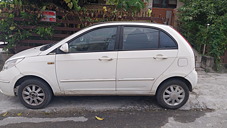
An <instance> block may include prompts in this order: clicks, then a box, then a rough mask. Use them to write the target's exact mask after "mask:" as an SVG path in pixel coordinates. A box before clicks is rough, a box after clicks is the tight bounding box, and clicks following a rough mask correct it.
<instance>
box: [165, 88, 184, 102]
mask: <svg viewBox="0 0 227 128" xmlns="http://www.w3.org/2000/svg"><path fill="white" fill-rule="evenodd" d="M184 98H185V90H184V89H183V88H182V87H181V86H179V85H171V86H169V87H168V88H166V89H165V91H164V93H163V99H164V101H165V102H166V103H167V104H168V105H170V106H177V105H179V104H180V103H182V101H183V100H184Z"/></svg>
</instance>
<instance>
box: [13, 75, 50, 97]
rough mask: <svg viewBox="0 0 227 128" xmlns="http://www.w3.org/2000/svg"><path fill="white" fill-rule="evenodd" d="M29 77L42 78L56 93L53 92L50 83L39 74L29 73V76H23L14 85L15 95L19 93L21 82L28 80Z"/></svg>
mask: <svg viewBox="0 0 227 128" xmlns="http://www.w3.org/2000/svg"><path fill="white" fill-rule="evenodd" d="M28 79H37V80H41V81H43V82H45V83H46V85H47V86H48V87H49V89H50V91H51V93H52V94H54V93H53V88H51V86H50V84H49V83H48V82H47V81H46V80H44V79H43V78H41V77H38V76H34V75H27V76H23V77H21V78H20V79H18V80H17V82H16V83H15V85H14V93H15V95H17V91H18V87H19V86H20V85H21V83H23V82H24V81H26V80H28Z"/></svg>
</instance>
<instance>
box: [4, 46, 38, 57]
mask: <svg viewBox="0 0 227 128" xmlns="http://www.w3.org/2000/svg"><path fill="white" fill-rule="evenodd" d="M41 47H42V46H38V47H34V48H30V49H27V50H24V51H21V52H19V53H17V54H15V55H13V56H12V57H10V58H9V59H8V60H13V59H17V58H24V57H32V56H38V55H39V54H40V53H41V52H42V51H40V48H41ZM8 60H7V61H8Z"/></svg>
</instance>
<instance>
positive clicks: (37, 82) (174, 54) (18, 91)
mask: <svg viewBox="0 0 227 128" xmlns="http://www.w3.org/2000/svg"><path fill="white" fill-rule="evenodd" d="M196 83H197V73H196V71H195V59H194V53H193V50H192V48H191V46H190V45H189V44H188V42H187V41H186V40H185V39H184V38H183V37H182V36H181V35H180V34H179V33H178V32H177V31H176V30H174V29H173V28H172V27H170V26H167V25H162V24H154V23H139V22H110V23H100V24H96V25H93V26H90V27H87V28H85V29H82V30H80V31H78V32H76V33H75V34H73V35H71V36H69V37H67V38H65V39H63V40H61V41H59V42H58V43H56V44H47V45H44V46H39V47H35V48H31V49H28V50H25V51H22V52H20V53H18V54H15V55H14V56H12V57H11V58H9V59H8V60H7V61H6V62H5V64H4V67H3V69H2V71H1V72H0V92H2V93H3V94H5V95H9V96H18V97H19V99H20V101H21V103H22V104H23V105H24V106H26V107H27V108H31V109H40V108H44V107H46V106H47V105H48V104H49V103H50V101H51V99H52V97H53V96H72V95H73V96H82V95H129V96H130V95H133V96H141V95H146V96H154V95H155V96H156V99H157V102H158V103H159V105H160V106H161V107H164V108H168V109H177V108H180V107H181V106H183V105H184V104H185V103H186V102H187V100H188V98H189V92H190V91H192V89H193V88H194V87H195V86H196Z"/></svg>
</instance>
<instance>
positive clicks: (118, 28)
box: [56, 25, 121, 54]
mask: <svg viewBox="0 0 227 128" xmlns="http://www.w3.org/2000/svg"><path fill="white" fill-rule="evenodd" d="M113 27H116V28H117V30H116V40H115V45H114V50H108V51H81V52H73V53H71V52H68V53H65V52H61V51H60V50H59V49H60V47H61V46H60V47H58V48H57V50H56V54H76V53H92V52H114V51H118V49H119V41H120V33H121V30H120V26H119V25H109V26H101V27H96V28H93V29H91V30H88V31H86V32H83V33H81V34H79V35H77V36H75V37H74V38H72V39H70V40H69V41H67V42H65V43H70V42H72V41H73V40H75V39H77V38H80V37H81V36H83V35H85V34H87V33H89V32H91V31H94V30H97V29H102V28H113Z"/></svg>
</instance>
